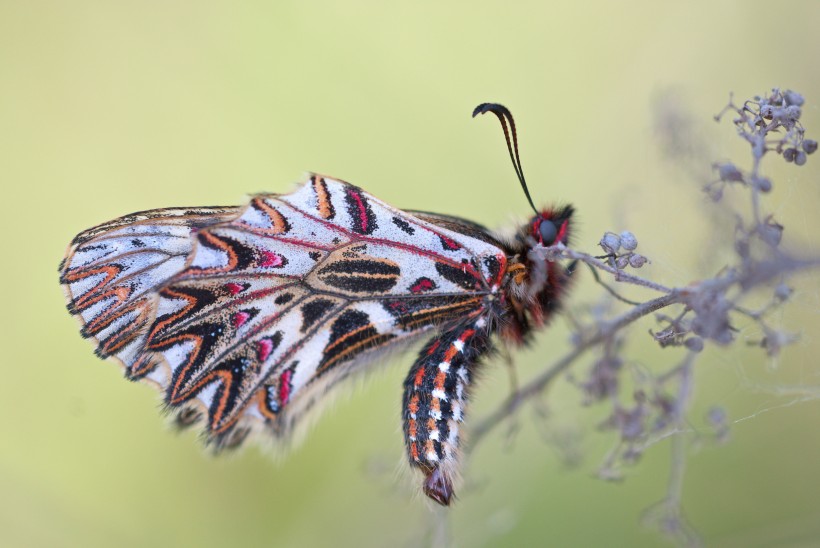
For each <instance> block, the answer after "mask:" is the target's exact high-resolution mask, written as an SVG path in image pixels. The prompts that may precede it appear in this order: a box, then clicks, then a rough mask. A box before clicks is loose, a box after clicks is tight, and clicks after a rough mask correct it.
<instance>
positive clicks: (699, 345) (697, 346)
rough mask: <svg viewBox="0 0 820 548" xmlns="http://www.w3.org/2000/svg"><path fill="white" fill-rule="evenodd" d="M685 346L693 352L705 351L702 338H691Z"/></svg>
mask: <svg viewBox="0 0 820 548" xmlns="http://www.w3.org/2000/svg"><path fill="white" fill-rule="evenodd" d="M683 345H684V346H685V347H686V348H688V349H689V350H691V351H692V352H700V351H701V350H703V339H701V338H700V337H689V338H688V339H686V340H685V341H684V342H683Z"/></svg>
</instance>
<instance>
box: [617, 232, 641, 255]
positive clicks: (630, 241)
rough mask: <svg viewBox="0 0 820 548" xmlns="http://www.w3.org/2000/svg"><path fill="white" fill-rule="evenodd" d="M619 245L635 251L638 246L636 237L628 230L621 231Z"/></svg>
mask: <svg viewBox="0 0 820 548" xmlns="http://www.w3.org/2000/svg"><path fill="white" fill-rule="evenodd" d="M621 246H622V247H623V248H624V249H626V250H627V251H635V248H637V247H638V239H637V238H636V237H635V235H634V234H632V233H631V232H629V231H628V230H624V231H623V232H621Z"/></svg>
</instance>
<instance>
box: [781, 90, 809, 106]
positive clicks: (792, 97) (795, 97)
mask: <svg viewBox="0 0 820 548" xmlns="http://www.w3.org/2000/svg"><path fill="white" fill-rule="evenodd" d="M783 100H785V101H786V104H787V105H794V106H798V107H799V106H802V105H803V101H804V99H803V96H802V95H800V94H799V93H797V92H796V91H792V90H790V89H787V90H786V91H785V92H783Z"/></svg>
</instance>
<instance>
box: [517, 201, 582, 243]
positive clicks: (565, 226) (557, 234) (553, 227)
mask: <svg viewBox="0 0 820 548" xmlns="http://www.w3.org/2000/svg"><path fill="white" fill-rule="evenodd" d="M572 213H573V208H572V206H564V207H559V208H552V209H544V210H542V211H541V213H539V214H538V215H536V216H535V217H533V218H532V219H530V222H529V224H528V227H527V232H528V234H527V236H529V238H528V240H530V239H531V240H534V241H535V242H537V243H538V244H540V245H542V246H544V247H549V246H551V245H555V244H557V243H559V242H560V243H562V244H564V245H566V244H567V243H568V241H569V236H570V221H571V219H572Z"/></svg>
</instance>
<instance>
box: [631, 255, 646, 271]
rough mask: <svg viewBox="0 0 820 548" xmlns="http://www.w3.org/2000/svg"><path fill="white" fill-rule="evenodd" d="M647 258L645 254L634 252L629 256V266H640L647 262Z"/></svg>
mask: <svg viewBox="0 0 820 548" xmlns="http://www.w3.org/2000/svg"><path fill="white" fill-rule="evenodd" d="M647 260H648V259H647V258H646V257H644V256H643V255H640V254H638V253H632V254H631V255H630V256H629V266H631V267H632V268H640V267H642V266H643V265H645V264H646V262H647Z"/></svg>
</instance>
